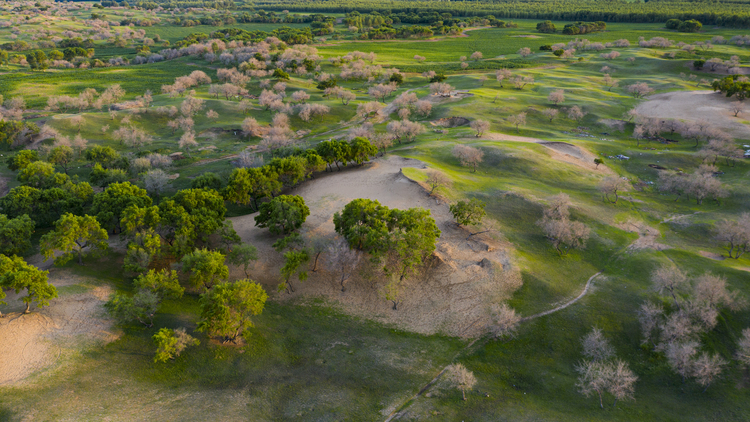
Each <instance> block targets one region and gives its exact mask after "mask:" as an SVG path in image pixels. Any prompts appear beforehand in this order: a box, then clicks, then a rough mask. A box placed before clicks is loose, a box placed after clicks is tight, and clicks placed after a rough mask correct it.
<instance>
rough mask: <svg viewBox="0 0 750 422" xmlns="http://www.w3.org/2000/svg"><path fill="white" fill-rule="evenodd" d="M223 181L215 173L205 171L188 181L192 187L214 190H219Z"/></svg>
mask: <svg viewBox="0 0 750 422" xmlns="http://www.w3.org/2000/svg"><path fill="white" fill-rule="evenodd" d="M223 186H224V183H223V182H222V181H221V178H220V177H219V176H217V175H216V173H211V172H210V171H209V172H206V173H203V174H201V175H200V176H198V177H196V178H195V179H193V181H192V182H191V183H190V187H191V188H193V189H213V190H215V191H221V188H222V187H223Z"/></svg>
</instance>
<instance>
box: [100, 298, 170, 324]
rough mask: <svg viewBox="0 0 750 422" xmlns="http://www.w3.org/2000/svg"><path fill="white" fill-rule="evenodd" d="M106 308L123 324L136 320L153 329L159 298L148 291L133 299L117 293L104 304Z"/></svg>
mask: <svg viewBox="0 0 750 422" xmlns="http://www.w3.org/2000/svg"><path fill="white" fill-rule="evenodd" d="M104 308H105V309H107V311H109V313H110V314H111V315H112V317H113V318H115V319H116V320H117V321H118V322H119V323H121V324H124V323H128V322H130V321H133V320H136V321H138V322H140V323H141V324H143V325H145V326H146V327H153V326H154V315H155V314H156V311H157V309H158V308H159V296H158V295H157V294H156V293H154V292H151V291H148V290H140V291H138V293H136V294H135V295H134V296H132V297H131V296H128V295H126V294H123V293H116V294H114V295H113V296H112V297H111V298H110V299H109V301H108V302H107V303H105V304H104Z"/></svg>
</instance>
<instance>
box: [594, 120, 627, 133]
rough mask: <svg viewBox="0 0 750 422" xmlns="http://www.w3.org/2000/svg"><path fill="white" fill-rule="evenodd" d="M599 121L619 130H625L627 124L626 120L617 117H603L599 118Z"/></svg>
mask: <svg viewBox="0 0 750 422" xmlns="http://www.w3.org/2000/svg"><path fill="white" fill-rule="evenodd" d="M599 123H602V124H605V125H607V126H609V128H610V129H614V130H619V131H620V132H623V131H624V130H625V125H626V124H627V122H626V121H625V120H616V119H601V120H599Z"/></svg>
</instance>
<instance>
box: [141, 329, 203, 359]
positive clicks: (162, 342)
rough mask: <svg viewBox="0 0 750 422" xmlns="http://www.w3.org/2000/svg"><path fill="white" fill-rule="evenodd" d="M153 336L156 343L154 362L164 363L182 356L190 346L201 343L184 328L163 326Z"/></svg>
mask: <svg viewBox="0 0 750 422" xmlns="http://www.w3.org/2000/svg"><path fill="white" fill-rule="evenodd" d="M152 338H153V339H154V343H156V356H155V357H154V362H162V363H164V362H166V361H168V360H170V359H174V358H176V357H177V356H180V355H181V354H182V352H183V351H185V349H187V348H188V347H190V346H198V345H200V344H201V342H200V341H198V339H196V338H195V337H193V336H191V335H190V334H188V333H187V332H185V329H184V328H177V329H175V330H172V329H169V328H162V329H160V330H159V332H157V333H156V334H154V336H153V337H152Z"/></svg>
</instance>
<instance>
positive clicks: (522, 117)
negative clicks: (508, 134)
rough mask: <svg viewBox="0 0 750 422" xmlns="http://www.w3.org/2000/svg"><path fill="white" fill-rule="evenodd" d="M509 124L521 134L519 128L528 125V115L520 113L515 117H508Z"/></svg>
mask: <svg viewBox="0 0 750 422" xmlns="http://www.w3.org/2000/svg"><path fill="white" fill-rule="evenodd" d="M508 122H509V123H510V124H512V125H513V126H515V127H516V132H519V131H520V129H519V126H522V125H525V124H526V113H525V112H520V113H518V114H515V115H513V116H510V117H508Z"/></svg>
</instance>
